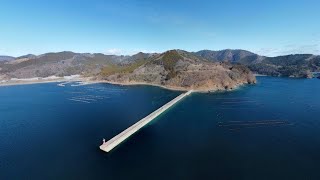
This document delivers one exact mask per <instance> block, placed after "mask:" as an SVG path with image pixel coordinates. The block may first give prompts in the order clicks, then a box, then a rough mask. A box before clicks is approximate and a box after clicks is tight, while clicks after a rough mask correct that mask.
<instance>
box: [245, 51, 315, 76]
mask: <svg viewBox="0 0 320 180" xmlns="http://www.w3.org/2000/svg"><path fill="white" fill-rule="evenodd" d="M248 67H249V68H250V69H251V70H252V71H254V72H257V73H259V74H266V75H271V76H286V77H305V78H311V77H312V76H313V74H312V72H320V56H315V55H312V54H295V55H286V56H278V57H266V58H265V59H263V60H262V61H261V62H260V63H256V64H249V66H248Z"/></svg>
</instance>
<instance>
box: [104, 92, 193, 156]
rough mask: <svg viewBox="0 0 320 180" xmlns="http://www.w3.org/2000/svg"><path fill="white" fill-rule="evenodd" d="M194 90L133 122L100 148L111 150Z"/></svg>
mask: <svg viewBox="0 0 320 180" xmlns="http://www.w3.org/2000/svg"><path fill="white" fill-rule="evenodd" d="M192 92H193V91H192V90H190V91H188V92H186V93H183V94H181V95H179V96H177V97H176V98H174V99H173V100H171V101H170V102H168V103H167V104H165V105H163V106H162V107H160V108H159V109H157V110H155V111H154V112H152V113H151V114H149V115H148V116H146V117H144V118H143V119H141V120H140V121H138V122H137V123H135V124H133V125H132V126H130V127H129V128H127V129H126V130H124V131H122V132H121V133H120V134H118V135H116V136H115V137H113V138H112V139H110V140H109V141H107V142H104V143H103V144H102V145H101V146H100V149H101V150H103V151H105V152H110V151H111V150H112V149H113V148H115V147H116V146H118V145H119V144H120V143H121V142H123V141H124V140H126V139H127V138H129V137H130V136H131V135H132V134H134V133H135V132H137V131H138V130H139V129H141V128H142V127H144V126H145V125H147V124H148V123H149V122H151V121H152V120H153V119H155V118H156V117H157V116H159V115H160V114H161V113H163V112H164V111H166V110H167V109H169V108H170V107H171V106H173V105H174V104H176V103H177V102H179V101H180V100H182V99H183V98H184V97H186V96H188V95H190V94H191V93H192Z"/></svg>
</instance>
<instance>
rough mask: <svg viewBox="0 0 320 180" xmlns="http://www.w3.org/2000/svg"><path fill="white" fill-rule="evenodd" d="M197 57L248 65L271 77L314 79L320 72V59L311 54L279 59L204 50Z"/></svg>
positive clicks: (287, 56) (245, 52)
mask: <svg viewBox="0 0 320 180" xmlns="http://www.w3.org/2000/svg"><path fill="white" fill-rule="evenodd" d="M194 54H195V55H197V56H199V57H203V58H205V59H208V60H210V61H215V62H216V61H227V62H231V63H240V64H244V65H247V66H248V67H249V68H250V69H251V70H252V71H253V72H255V73H258V74H264V75H270V76H286V77H312V73H311V72H315V71H317V72H319V71H320V62H319V59H320V58H319V57H320V56H315V55H311V54H295V55H286V56H278V57H265V56H259V55H257V54H254V53H252V52H249V51H245V50H230V49H227V50H221V51H210V50H203V51H199V52H195V53H194Z"/></svg>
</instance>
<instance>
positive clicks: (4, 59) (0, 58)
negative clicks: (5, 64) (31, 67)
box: [0, 56, 15, 61]
mask: <svg viewBox="0 0 320 180" xmlns="http://www.w3.org/2000/svg"><path fill="white" fill-rule="evenodd" d="M14 59H15V57H12V56H0V61H12V60H14Z"/></svg>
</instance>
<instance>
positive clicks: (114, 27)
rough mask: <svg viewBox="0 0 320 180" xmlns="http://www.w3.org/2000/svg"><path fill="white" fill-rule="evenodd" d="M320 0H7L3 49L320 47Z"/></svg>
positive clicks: (0, 3) (273, 50)
mask: <svg viewBox="0 0 320 180" xmlns="http://www.w3.org/2000/svg"><path fill="white" fill-rule="evenodd" d="M319 7H320V1H319V0H157V1H156V0H54V1H53V0H0V55H11V56H21V55H25V54H29V53H31V54H36V55H38V54H43V53H47V52H59V51H74V52H81V53H104V54H134V53H137V52H140V51H142V52H149V53H150V52H164V51H166V50H169V49H183V50H187V51H199V50H203V49H209V50H221V49H245V50H249V51H252V52H255V53H258V54H260V55H266V56H278V55H286V54H300V53H311V54H320V23H319V22H320V10H319Z"/></svg>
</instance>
